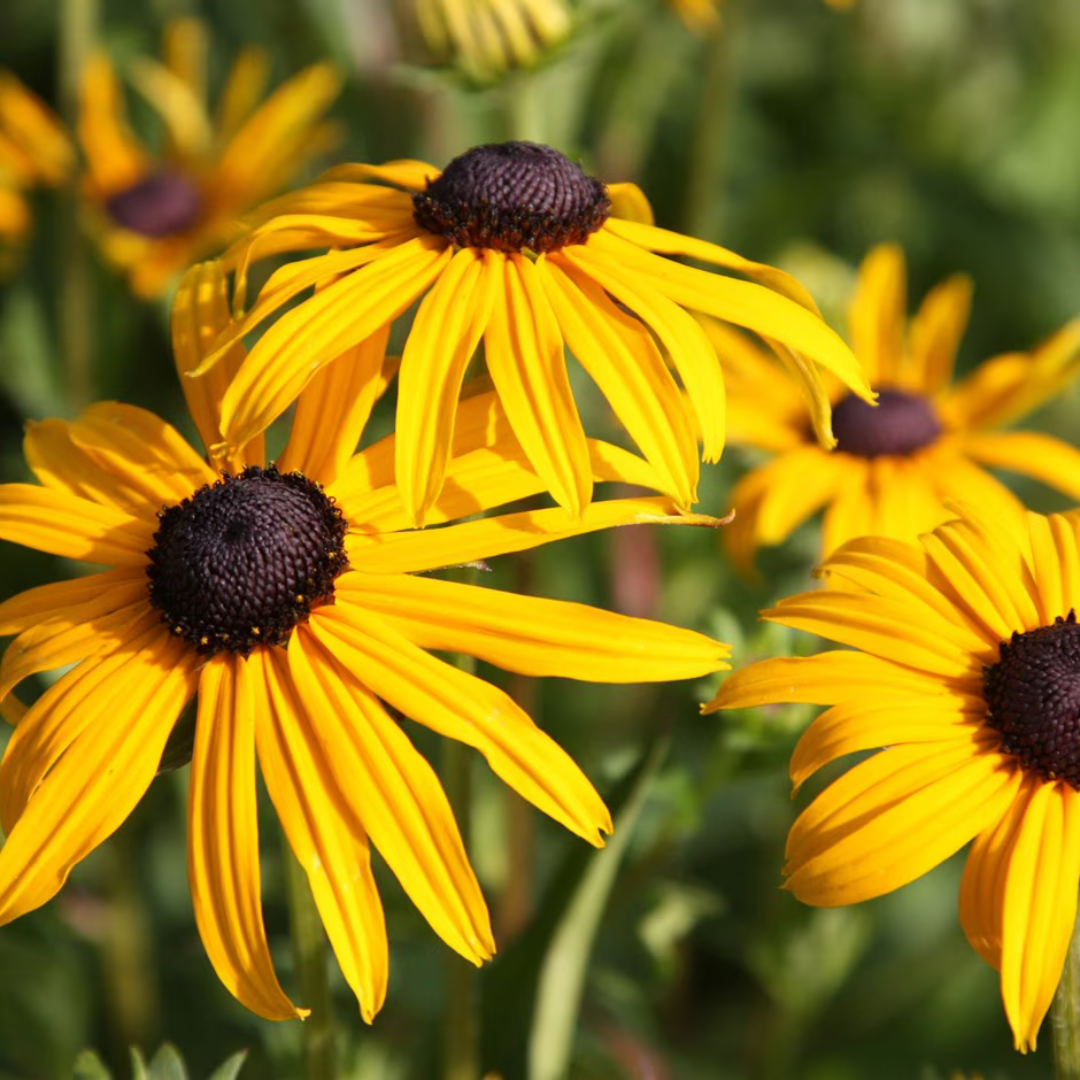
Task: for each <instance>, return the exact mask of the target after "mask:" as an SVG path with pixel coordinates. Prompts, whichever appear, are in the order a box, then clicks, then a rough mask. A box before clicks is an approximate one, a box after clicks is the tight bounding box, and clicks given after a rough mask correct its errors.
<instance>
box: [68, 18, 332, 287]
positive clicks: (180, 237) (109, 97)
mask: <svg viewBox="0 0 1080 1080" xmlns="http://www.w3.org/2000/svg"><path fill="white" fill-rule="evenodd" d="M207 49H208V40H207V34H206V29H205V27H204V26H203V24H202V23H200V22H198V21H196V20H194V19H181V20H177V21H175V22H171V23H169V24H168V26H167V27H166V29H165V35H164V49H163V52H164V58H163V62H162V63H158V62H157V61H154V60H151V59H149V58H146V57H143V58H140V59H139V60H138V61H136V62H135V63H134V64H132V66H131V81H132V83H133V85H134V86H135V88H136V89H137V90H138V91H139V93H140V94H141V95H142V96H143V97H144V98H145V99H146V101H147V102H148V103H149V104H150V106H151V107H152V108H153V109H154V111H155V112H156V113H157V114H158V116H159V117H160V118H161V121H162V124H163V126H164V129H165V140H164V145H163V146H162V148H161V149H160V150H159V151H154V150H152V149H150V148H149V146H148V145H147V144H145V143H143V142H142V141H140V140H139V139H138V138H137V137H136V135H135V134H134V133H133V131H132V130H131V128H130V126H129V125H128V122H127V109H126V106H125V103H124V93H123V90H122V88H121V86H120V83H119V82H118V80H117V76H116V73H115V71H114V69H113V65H112V63H111V62H110V60H109V58H108V57H107V56H106V55H105V54H104V53H103V52H97V53H95V54H93V55H92V56H91V57H90V59H89V60H88V62H87V64H86V67H85V70H84V72H83V76H82V82H81V94H80V115H79V132H78V134H79V139H80V142H81V143H82V149H83V153H84V155H85V158H86V172H85V176H84V179H83V193H84V197H85V203H86V207H87V217H88V220H89V224H90V227H91V230H92V232H93V233H94V234H95V236H96V238H97V240H98V241H99V243H100V246H101V250H102V252H103V253H104V255H105V257H106V259H107V260H108V261H109V262H111V263H112V264H113V265H115V266H117V267H118V268H120V269H122V270H123V271H125V272H126V274H127V275H128V278H129V281H130V284H131V288H132V290H133V291H134V292H135V293H137V294H138V295H139V296H143V297H152V296H157V295H159V294H161V293H162V292H164V291H165V289H166V288H167V287H168V286H169V284H170V282H171V281H172V280H173V278H174V277H175V276H176V275H177V274H178V273H180V272H182V271H183V270H185V269H186V268H187V267H188V266H190V265H191V264H192V263H193V262H194V261H195V260H196V259H198V258H200V257H201V256H205V255H207V254H211V253H215V252H217V251H220V250H221V249H222V248H223V247H225V245H226V244H228V243H229V242H230V241H231V240H233V239H235V237H236V236H237V234H238V232H239V222H238V219H239V218H240V217H241V216H242V215H243V214H245V213H246V212H247V211H249V210H251V209H252V207H254V206H255V205H257V204H258V203H260V202H262V201H263V200H265V199H266V198H267V197H268V196H270V195H272V194H273V193H274V192H275V191H278V190H280V189H281V188H282V187H284V186H285V185H286V184H287V183H288V182H289V181H290V180H292V179H293V178H294V177H295V176H296V174H297V173H298V172H299V171H300V170H301V169H302V168H303V166H304V165H305V164H306V163H307V162H308V161H309V160H310V159H311V158H312V157H313V156H314V155H316V154H318V153H319V152H320V151H322V150H324V149H325V148H326V147H327V145H329V144H330V142H331V141H332V137H333V127H332V125H330V124H329V123H327V122H326V121H323V120H321V117H322V116H323V114H324V113H325V112H326V110H327V108H328V107H329V106H330V104H331V102H332V101H333V100H334V98H335V97H336V96H337V94H338V91H339V89H340V83H339V79H338V76H337V75H336V74H335V72H334V70H333V68H332V67H331V66H330V65H328V64H315V65H313V66H312V67H310V68H307V69H305V70H304V71H302V72H300V73H299V74H298V75H295V76H293V77H292V78H291V79H289V80H287V81H286V82H285V83H283V84H282V85H281V86H280V87H278V89H277V90H276V91H274V92H273V93H272V94H271V95H270V96H269V97H268V98H266V99H265V100H263V97H264V94H265V90H266V85H267V80H268V77H269V61H268V59H267V57H266V56H265V54H264V53H263V52H262V51H261V50H260V49H256V48H248V49H245V50H244V51H243V52H241V54H240V55H239V57H238V58H237V60H236V63H235V64H234V65H233V67H232V70H231V72H230V74H229V77H228V80H227V82H226V84H225V88H224V90H223V91H222V94H221V97H220V99H219V101H218V104H217V108H216V110H215V113H214V115H213V117H211V115H210V112H209V110H208V106H207V100H206V85H205V83H206V70H205V69H206V54H207Z"/></svg>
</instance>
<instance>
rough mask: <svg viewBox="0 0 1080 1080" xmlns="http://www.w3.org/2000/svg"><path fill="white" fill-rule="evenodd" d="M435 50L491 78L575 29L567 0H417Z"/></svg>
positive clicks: (424, 28) (532, 58)
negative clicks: (572, 25) (572, 27)
mask: <svg viewBox="0 0 1080 1080" xmlns="http://www.w3.org/2000/svg"><path fill="white" fill-rule="evenodd" d="M413 3H414V4H415V8H416V18H417V22H418V23H419V26H420V31H421V33H422V34H423V36H424V39H425V41H426V42H427V44H428V47H429V48H430V49H431V51H432V52H433V53H434V54H435V55H436V56H437V57H439V58H440V59H445V60H449V61H450V62H452V63H455V64H457V65H458V66H460V67H461V69H462V70H463V71H464V72H465V73H466V74H467V75H469V76H470V77H471V78H474V79H477V80H481V81H486V80H489V79H492V78H495V77H497V76H499V75H501V74H502V73H503V72H505V71H507V70H509V69H511V68H514V67H528V66H529V65H531V64H535V63H536V61H537V60H538V59H539V58H540V57H541V56H542V55H543V52H544V50H545V49H549V48H551V46H553V45H556V44H558V42H560V41H562V39H563V38H565V37H566V35H567V34H568V33H569V32H570V26H571V17H570V9H569V7H568V5H567V3H566V0H413Z"/></svg>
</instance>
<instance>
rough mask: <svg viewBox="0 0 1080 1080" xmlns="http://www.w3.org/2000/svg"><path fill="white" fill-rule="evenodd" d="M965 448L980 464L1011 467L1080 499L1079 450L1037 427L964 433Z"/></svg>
mask: <svg viewBox="0 0 1080 1080" xmlns="http://www.w3.org/2000/svg"><path fill="white" fill-rule="evenodd" d="M964 449H965V450H966V451H967V452H968V453H969V454H970V455H971V456H972V457H973V458H974V459H975V460H976V461H979V462H981V463H982V464H983V465H994V466H996V467H998V468H1001V469H1010V470H1012V471H1013V472H1018V473H1020V474H1021V475H1022V476H1030V477H1032V478H1034V479H1035V480H1040V481H1042V483H1044V484H1046V485H1047V487H1052V488H1054V489H1055V490H1057V491H1060V492H1061V493H1062V494H1063V495H1068V496H1069V498H1070V499H1072V500H1073V501H1076V500H1080V450H1077V448H1076V447H1075V446H1070V445H1069V444H1068V443H1067V442H1063V441H1062V440H1061V439H1056V438H1054V436H1053V435H1045V434H1043V433H1042V432H1038V431H1002V432H986V433H985V434H971V435H966V436H965V437H964Z"/></svg>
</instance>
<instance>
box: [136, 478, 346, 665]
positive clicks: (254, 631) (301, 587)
mask: <svg viewBox="0 0 1080 1080" xmlns="http://www.w3.org/2000/svg"><path fill="white" fill-rule="evenodd" d="M158 517H159V519H160V521H161V527H160V528H159V529H158V531H157V532H156V533H155V534H154V541H155V545H154V547H153V548H152V549H151V550H150V551H149V552H148V553H147V554H148V555H149V557H150V565H149V566H148V567H147V575H148V576H149V578H150V602H151V603H152V604H153V605H154V607H156V608H158V609H159V610H160V611H161V613H162V619H163V621H164V622H165V623H166V624H167V625H168V626H169V627H170V628H171V629H172V631H173V633H175V634H176V635H177V636H178V637H182V638H184V640H185V641H189V642H191V644H192V645H194V646H195V647H196V648H197V649H198V650H199V651H200V652H204V653H216V652H220V651H221V650H223V649H227V650H229V651H230V652H236V653H240V654H241V655H242V656H247V654H248V653H250V652H251V650H252V649H253V648H255V646H256V645H260V644H269V645H283V644H284V643H285V642H286V641H287V640H288V638H289V634H290V633H291V632H292V630H293V628H294V627H295V626H296V624H297V623H299V622H302V621H303V620H304V619H306V618H307V616H308V614H309V613H310V611H311V609H312V608H313V607H315V606H316V605H317V604H322V603H326V602H328V601H329V600H330V599H331V597H332V596H333V593H334V578H336V577H337V576H338V575H339V574H340V573H341V572H342V571H343V570H345V569H346V566H347V562H346V557H345V551H344V547H343V543H344V539H345V519H344V518H343V517H342V514H341V511H340V510H339V509H338V508H337V507H336V506H335V505H334V503H333V502H332V500H330V499H329V498H328V497H327V496H326V495H325V494H324V493H323V490H322V488H321V487H320V486H319V485H318V484H316V483H314V481H311V480H308V479H307V477H305V476H303V475H302V474H301V473H285V474H282V473H279V472H278V471H277V469H275V468H274V467H273V466H270V467H269V468H266V469H261V468H259V467H258V466H256V465H252V466H249V467H248V468H246V469H245V470H244V471H243V472H242V473H240V474H239V476H230V475H229V474H228V473H223V474H222V477H221V479H220V480H218V481H217V483H215V484H213V485H207V486H205V487H202V488H200V489H199V490H198V491H196V492H195V494H194V495H192V496H191V498H189V499H185V500H184V501H183V502H182V503H180V504H179V505H178V506H169V507H166V508H165V509H164V510H162V511H161V512H160V513H159V514H158Z"/></svg>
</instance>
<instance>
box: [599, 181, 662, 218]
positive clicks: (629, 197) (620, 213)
mask: <svg viewBox="0 0 1080 1080" xmlns="http://www.w3.org/2000/svg"><path fill="white" fill-rule="evenodd" d="M607 194H608V198H609V199H610V200H611V212H612V214H613V215H614V216H615V217H618V218H622V219H623V220H624V221H637V222H639V223H640V224H642V225H653V224H655V220H654V217H653V210H652V206H651V205H650V203H649V200H648V198H646V196H645V192H644V191H642V190H641V188H639V187H638V186H637V184H629V183H624V184H608V185H607Z"/></svg>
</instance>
